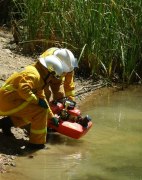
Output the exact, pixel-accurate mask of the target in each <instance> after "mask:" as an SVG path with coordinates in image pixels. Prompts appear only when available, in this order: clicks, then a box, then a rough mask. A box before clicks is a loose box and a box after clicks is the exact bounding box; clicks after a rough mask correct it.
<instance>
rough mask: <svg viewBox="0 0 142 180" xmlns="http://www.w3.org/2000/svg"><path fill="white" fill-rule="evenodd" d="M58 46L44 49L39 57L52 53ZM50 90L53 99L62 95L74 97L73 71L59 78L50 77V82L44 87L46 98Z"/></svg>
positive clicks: (49, 94) (48, 96)
mask: <svg viewBox="0 0 142 180" xmlns="http://www.w3.org/2000/svg"><path fill="white" fill-rule="evenodd" d="M57 49H58V48H56V47H53V48H50V49H48V50H46V51H45V52H44V53H43V54H42V55H41V57H42V58H45V57H46V56H49V55H53V53H54V52H55V51H56V50H57ZM50 89H51V90H52V96H53V99H60V98H63V97H69V98H70V99H72V100H74V97H75V83H74V71H72V72H69V73H66V74H65V75H64V77H62V78H61V79H57V78H54V77H53V78H52V79H51V81H50V83H49V84H48V85H47V86H46V87H45V95H46V98H47V99H48V100H49V98H50V96H51V91H50Z"/></svg>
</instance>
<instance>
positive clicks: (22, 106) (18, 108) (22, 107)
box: [0, 101, 29, 116]
mask: <svg viewBox="0 0 142 180" xmlns="http://www.w3.org/2000/svg"><path fill="white" fill-rule="evenodd" d="M28 104H29V102H27V101H25V102H24V103H22V104H21V105H20V106H18V107H16V108H14V109H11V110H9V111H0V115H1V116H9V115H12V114H14V113H16V112H18V111H21V110H22V109H24V108H25V107H26V106H27V105H28Z"/></svg>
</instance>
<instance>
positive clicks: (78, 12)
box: [13, 0, 142, 82]
mask: <svg viewBox="0 0 142 180" xmlns="http://www.w3.org/2000/svg"><path fill="white" fill-rule="evenodd" d="M15 4H16V5H17V7H18V9H19V12H20V15H21V18H22V21H21V24H20V25H19V26H22V27H23V31H22V32H21V44H25V43H26V42H28V44H29V42H30V44H32V45H33V46H34V48H33V49H32V50H33V51H35V50H36V47H40V50H41V51H43V50H45V49H46V48H49V47H51V46H58V47H68V48H69V49H71V50H72V51H73V52H74V53H75V55H76V56H77V57H78V58H79V63H80V67H81V68H89V69H90V73H91V74H92V75H94V76H97V75H101V76H103V77H105V78H109V79H114V77H116V76H118V77H119V79H121V80H122V82H131V80H140V81H141V75H142V73H140V68H139V66H140V65H142V54H141V49H142V48H141V47H142V41H141V39H142V29H141V24H142V17H141V16H142V15H141V14H142V8H141V7H142V1H140V0H122V1H119V0H115V1H114V0H100V1H97V0H75V1H71V0H65V1H61V0H56V1H53V0H50V1H47V0H36V1H35V0H23V1H22V0H21V1H18V0H15ZM13 14H14V13H13ZM35 42H36V43H35ZM26 44H27V43H26ZM84 65H85V66H84ZM81 68H80V69H81Z"/></svg>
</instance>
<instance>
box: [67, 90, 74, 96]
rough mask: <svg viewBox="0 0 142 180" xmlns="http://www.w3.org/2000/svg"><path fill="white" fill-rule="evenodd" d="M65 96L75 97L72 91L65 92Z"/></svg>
mask: <svg viewBox="0 0 142 180" xmlns="http://www.w3.org/2000/svg"><path fill="white" fill-rule="evenodd" d="M66 96H75V91H74V90H72V91H68V92H66Z"/></svg>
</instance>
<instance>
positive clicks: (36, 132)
mask: <svg viewBox="0 0 142 180" xmlns="http://www.w3.org/2000/svg"><path fill="white" fill-rule="evenodd" d="M31 133H33V134H45V133H47V128H44V129H40V130H35V129H31Z"/></svg>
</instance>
